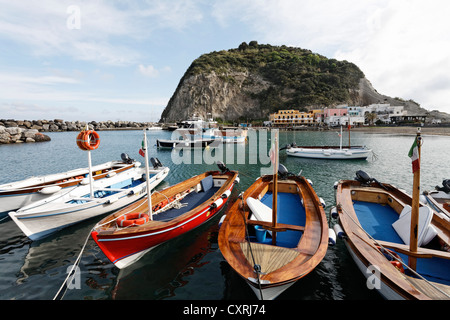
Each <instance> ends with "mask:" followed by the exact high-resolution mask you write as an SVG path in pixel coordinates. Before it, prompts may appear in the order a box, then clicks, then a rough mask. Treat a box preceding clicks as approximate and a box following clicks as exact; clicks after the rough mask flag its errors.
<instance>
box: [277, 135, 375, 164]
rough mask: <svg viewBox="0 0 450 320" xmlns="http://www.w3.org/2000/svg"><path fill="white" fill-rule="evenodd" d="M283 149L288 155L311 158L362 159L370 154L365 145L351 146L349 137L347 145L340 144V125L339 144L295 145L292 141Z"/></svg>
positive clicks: (370, 151)
mask: <svg viewBox="0 0 450 320" xmlns="http://www.w3.org/2000/svg"><path fill="white" fill-rule="evenodd" d="M349 134H350V133H349ZM283 149H286V154H287V155H288V156H292V157H300V158H312V159H333V160H355V159H362V160H364V159H367V158H368V157H369V156H370V155H371V154H372V150H371V149H368V148H367V147H366V146H351V145H350V139H349V145H348V146H342V127H341V134H340V144H339V146H297V145H296V144H295V143H292V144H290V145H286V146H285V147H284V148H283Z"/></svg>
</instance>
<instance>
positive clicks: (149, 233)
mask: <svg viewBox="0 0 450 320" xmlns="http://www.w3.org/2000/svg"><path fill="white" fill-rule="evenodd" d="M194 178H195V177H194ZM194 178H191V179H194ZM236 178H237V173H231V176H230V175H229V176H228V177H227V178H226V179H227V182H226V183H225V184H224V185H223V186H222V187H221V188H220V189H218V191H217V192H216V193H215V194H214V196H212V197H211V198H208V199H207V201H206V202H204V203H201V204H200V205H198V206H197V207H195V208H193V209H191V210H190V211H188V212H186V213H184V214H182V215H180V216H179V217H175V218H171V219H169V220H168V221H149V222H148V223H147V224H144V225H142V226H135V227H132V228H128V229H126V230H120V229H116V231H114V230H113V229H114V225H113V224H114V219H115V218H114V217H119V216H121V215H122V214H125V213H128V212H131V211H133V212H135V210H138V209H134V207H136V208H139V210H138V211H139V212H143V213H145V212H147V211H148V207H147V209H144V207H145V206H148V201H147V199H142V200H141V201H140V202H139V203H136V204H135V205H134V206H133V208H124V209H123V210H121V211H119V212H117V213H115V214H113V216H110V217H107V218H105V219H104V220H102V221H100V222H99V223H98V225H99V226H102V225H105V229H103V230H102V229H101V228H97V227H96V228H94V230H93V232H92V233H91V236H92V238H93V239H94V241H95V242H96V243H97V245H98V246H99V247H100V249H101V250H102V251H103V253H104V254H105V255H106V256H107V257H108V259H109V260H110V261H111V262H112V263H114V264H115V265H116V266H117V267H118V268H120V269H122V268H125V267H127V266H129V265H130V264H132V263H134V262H135V261H137V260H138V259H140V258H141V257H142V256H143V255H144V254H145V253H147V252H149V251H150V250H152V249H154V248H155V247H157V246H158V245H160V244H162V243H164V242H167V241H170V240H171V239H174V238H176V237H179V236H182V235H183V234H185V233H186V232H189V231H191V230H193V229H195V228H197V227H198V226H200V225H202V224H204V223H205V222H207V221H208V220H210V219H212V218H213V217H214V216H215V215H216V214H217V213H218V212H219V211H220V210H221V209H222V208H223V206H224V205H225V204H226V202H227V200H228V196H227V197H223V195H224V194H230V193H231V191H232V189H233V186H234V181H235V180H236ZM198 181H200V180H198ZM181 189H186V187H185V186H184V185H183V183H179V184H177V185H175V186H173V187H170V188H168V189H165V190H162V191H161V193H164V194H166V195H167V197H168V198H171V197H172V193H173V191H172V190H181ZM193 192H195V191H193ZM156 196H157V195H156ZM156 196H155V195H153V196H152V206H159V204H160V202H158V201H155V199H157V198H156ZM213 204H216V205H213ZM108 220H109V221H112V222H109V224H108ZM106 226H108V227H106ZM110 230H112V231H110Z"/></svg>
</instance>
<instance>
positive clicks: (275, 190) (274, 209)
mask: <svg viewBox="0 0 450 320" xmlns="http://www.w3.org/2000/svg"><path fill="white" fill-rule="evenodd" d="M272 148H273V152H275V155H274V157H275V159H274V163H273V166H274V167H273V191H272V227H273V228H274V231H273V232H272V245H276V242H277V233H276V232H275V228H276V227H277V194H278V130H275V139H274V145H273V146H272Z"/></svg>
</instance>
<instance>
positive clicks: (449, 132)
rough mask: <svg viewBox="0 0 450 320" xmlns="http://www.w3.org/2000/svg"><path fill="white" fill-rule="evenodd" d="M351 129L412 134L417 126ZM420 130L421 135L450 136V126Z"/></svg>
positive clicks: (415, 131)
mask: <svg viewBox="0 0 450 320" xmlns="http://www.w3.org/2000/svg"><path fill="white" fill-rule="evenodd" d="M352 131H359V132H367V133H385V134H399V135H403V134H407V135H414V134H416V133H417V127H359V128H352ZM421 132H422V135H440V136H450V127H421Z"/></svg>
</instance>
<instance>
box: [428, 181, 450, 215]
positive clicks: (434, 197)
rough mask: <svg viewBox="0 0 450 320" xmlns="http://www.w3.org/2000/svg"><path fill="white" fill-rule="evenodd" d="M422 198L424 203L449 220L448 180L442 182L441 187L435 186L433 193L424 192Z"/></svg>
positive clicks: (449, 192)
mask: <svg viewBox="0 0 450 320" xmlns="http://www.w3.org/2000/svg"><path fill="white" fill-rule="evenodd" d="M423 197H424V201H423V202H425V203H428V204H429V205H430V207H431V208H432V209H433V210H435V211H437V212H441V213H442V214H445V215H446V216H447V217H448V218H449V219H450V179H445V180H444V181H442V187H440V186H436V188H435V190H433V191H424V192H423Z"/></svg>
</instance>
